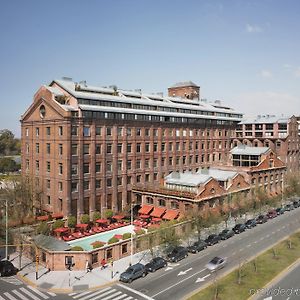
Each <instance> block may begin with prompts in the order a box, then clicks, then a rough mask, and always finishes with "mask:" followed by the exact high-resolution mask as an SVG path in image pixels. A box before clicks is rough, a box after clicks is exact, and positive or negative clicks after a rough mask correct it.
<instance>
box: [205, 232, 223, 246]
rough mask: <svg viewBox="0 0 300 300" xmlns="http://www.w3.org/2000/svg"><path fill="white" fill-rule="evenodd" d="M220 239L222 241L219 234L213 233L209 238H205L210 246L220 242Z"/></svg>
mask: <svg viewBox="0 0 300 300" xmlns="http://www.w3.org/2000/svg"><path fill="white" fill-rule="evenodd" d="M219 241H220V237H219V236H218V235H217V234H211V235H209V236H208V237H207V239H206V240H205V243H206V244H207V245H208V246H212V245H214V244H217V243H219Z"/></svg>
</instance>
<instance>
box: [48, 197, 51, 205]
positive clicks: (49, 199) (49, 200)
mask: <svg viewBox="0 0 300 300" xmlns="http://www.w3.org/2000/svg"><path fill="white" fill-rule="evenodd" d="M47 204H48V205H50V204H51V197H50V196H49V195H47Z"/></svg>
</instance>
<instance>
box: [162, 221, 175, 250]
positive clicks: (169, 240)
mask: <svg viewBox="0 0 300 300" xmlns="http://www.w3.org/2000/svg"><path fill="white" fill-rule="evenodd" d="M158 234H159V238H160V242H161V244H162V245H163V246H164V247H165V248H168V247H176V246H179V244H180V238H179V236H178V235H177V234H176V232H175V228H174V227H171V226H169V224H167V222H165V223H162V224H161V226H160V228H159V229H158Z"/></svg>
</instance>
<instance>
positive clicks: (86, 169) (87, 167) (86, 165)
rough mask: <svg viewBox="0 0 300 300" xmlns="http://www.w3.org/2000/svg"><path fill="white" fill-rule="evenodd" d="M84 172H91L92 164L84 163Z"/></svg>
mask: <svg viewBox="0 0 300 300" xmlns="http://www.w3.org/2000/svg"><path fill="white" fill-rule="evenodd" d="M83 173H84V174H88V173H90V164H89V163H86V164H83Z"/></svg>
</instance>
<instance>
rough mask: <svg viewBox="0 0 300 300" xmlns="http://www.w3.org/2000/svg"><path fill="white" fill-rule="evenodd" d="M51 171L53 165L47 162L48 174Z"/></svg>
mask: <svg viewBox="0 0 300 300" xmlns="http://www.w3.org/2000/svg"><path fill="white" fill-rule="evenodd" d="M50 171H51V163H50V161H47V172H48V173H50Z"/></svg>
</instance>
